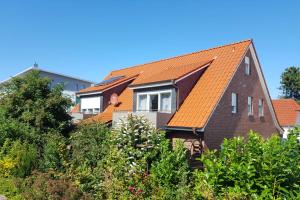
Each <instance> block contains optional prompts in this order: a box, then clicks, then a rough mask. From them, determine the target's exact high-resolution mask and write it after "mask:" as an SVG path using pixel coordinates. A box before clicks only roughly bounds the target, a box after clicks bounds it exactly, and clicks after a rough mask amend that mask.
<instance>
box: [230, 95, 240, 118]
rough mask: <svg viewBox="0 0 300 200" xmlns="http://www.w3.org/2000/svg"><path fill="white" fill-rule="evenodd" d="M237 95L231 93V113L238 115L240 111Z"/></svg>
mask: <svg viewBox="0 0 300 200" xmlns="http://www.w3.org/2000/svg"><path fill="white" fill-rule="evenodd" d="M237 101H238V99H237V93H234V92H233V93H231V113H237V110H238V106H237V105H238V102H237Z"/></svg>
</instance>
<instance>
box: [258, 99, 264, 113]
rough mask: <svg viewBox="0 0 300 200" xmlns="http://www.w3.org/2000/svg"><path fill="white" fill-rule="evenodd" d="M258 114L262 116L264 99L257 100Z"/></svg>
mask: <svg viewBox="0 0 300 200" xmlns="http://www.w3.org/2000/svg"><path fill="white" fill-rule="evenodd" d="M258 116H259V117H263V116H264V99H259V100H258Z"/></svg>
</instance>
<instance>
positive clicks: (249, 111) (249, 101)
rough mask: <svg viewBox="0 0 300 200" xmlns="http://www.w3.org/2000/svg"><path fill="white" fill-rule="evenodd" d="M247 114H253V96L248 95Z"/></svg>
mask: <svg viewBox="0 0 300 200" xmlns="http://www.w3.org/2000/svg"><path fill="white" fill-rule="evenodd" d="M248 115H249V116H250V115H253V97H248Z"/></svg>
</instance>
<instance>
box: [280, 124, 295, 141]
mask: <svg viewBox="0 0 300 200" xmlns="http://www.w3.org/2000/svg"><path fill="white" fill-rule="evenodd" d="M292 128H294V127H292V126H283V127H282V129H283V131H284V132H283V138H284V139H286V138H287V136H288V134H289V130H290V129H292Z"/></svg>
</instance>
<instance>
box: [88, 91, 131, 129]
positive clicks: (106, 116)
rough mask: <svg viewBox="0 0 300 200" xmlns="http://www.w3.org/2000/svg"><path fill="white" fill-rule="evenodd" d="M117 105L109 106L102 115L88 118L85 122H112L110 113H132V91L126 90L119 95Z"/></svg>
mask: <svg viewBox="0 0 300 200" xmlns="http://www.w3.org/2000/svg"><path fill="white" fill-rule="evenodd" d="M118 100H119V102H120V103H119V105H117V106H113V105H109V106H108V107H107V108H106V109H105V110H104V111H103V112H102V113H99V114H98V115H96V116H94V117H91V118H88V119H86V120H85V122H87V123H89V122H95V121H98V122H99V121H101V122H104V123H107V122H111V121H112V113H113V112H115V111H132V107H133V105H132V104H133V91H132V90H131V89H130V88H128V87H127V88H126V89H125V90H124V91H123V92H122V93H121V94H120V95H119V98H118Z"/></svg>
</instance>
